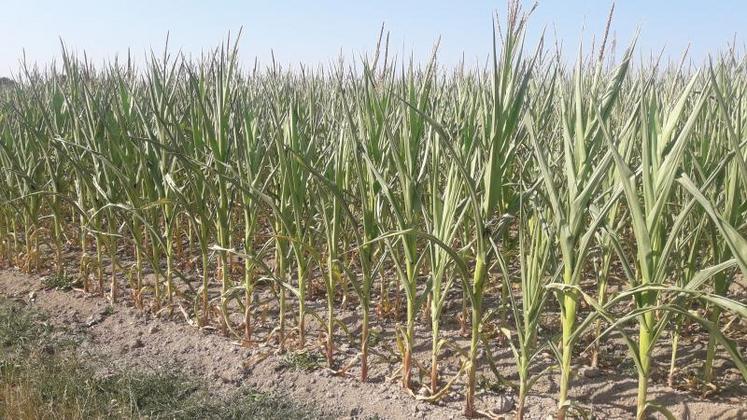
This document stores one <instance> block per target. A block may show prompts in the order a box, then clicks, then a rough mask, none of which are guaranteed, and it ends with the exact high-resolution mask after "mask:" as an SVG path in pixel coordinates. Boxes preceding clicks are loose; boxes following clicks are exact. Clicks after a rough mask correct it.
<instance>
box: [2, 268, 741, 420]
mask: <svg viewBox="0 0 747 420" xmlns="http://www.w3.org/2000/svg"><path fill="white" fill-rule="evenodd" d="M0 294H2V295H5V296H7V297H11V298H14V299H17V300H23V301H25V302H27V303H30V304H31V305H33V306H34V307H36V308H38V309H39V310H41V311H42V312H44V313H46V314H47V315H48V316H49V317H50V322H52V323H55V324H58V325H64V326H66V327H67V329H68V330H69V331H73V332H75V331H79V332H81V333H82V332H85V333H84V334H81V337H84V340H85V341H84V342H83V343H82V345H81V346H80V349H81V350H80V351H81V352H82V354H83V356H84V357H89V358H90V359H91V360H95V359H97V358H104V359H105V360H108V361H111V362H112V364H113V365H114V366H117V367H122V368H136V369H175V368H179V369H182V370H183V371H184V372H186V373H191V374H195V375H199V377H203V378H205V381H207V382H208V384H209V386H210V387H212V388H213V389H214V390H215V391H216V392H229V391H231V390H234V389H236V388H238V387H241V386H252V387H255V388H258V389H259V390H262V391H268V392H273V391H277V392H282V393H284V394H285V395H288V397H289V398H292V399H294V400H296V401H298V402H301V403H305V404H314V405H316V406H318V407H319V408H320V409H321V410H322V411H323V412H324V413H326V414H329V415H331V416H334V417H337V418H361V419H364V418H371V417H376V416H378V417H379V418H387V419H411V418H434V419H450V418H462V416H461V408H462V402H461V384H458V385H456V386H455V388H454V390H453V392H452V393H450V394H449V395H448V396H447V397H446V398H445V399H444V400H442V401H440V402H439V403H438V404H431V403H427V402H423V401H417V400H416V399H415V398H414V396H413V395H411V394H409V393H406V392H405V391H403V390H402V388H401V387H400V385H399V382H398V380H397V379H398V377H397V376H396V369H397V367H398V366H399V365H398V360H397V358H396V357H394V355H393V353H392V348H394V343H393V341H392V338H391V334H386V331H389V332H391V330H390V329H391V328H392V325H390V324H388V323H387V322H385V321H381V320H379V321H377V322H376V323H375V328H379V329H381V330H382V334H381V335H382V337H383V338H382V339H381V340H380V342H379V343H378V344H377V345H376V346H375V348H374V349H373V350H372V353H373V355H372V357H371V360H370V362H371V364H372V366H371V373H370V375H371V381H370V382H369V383H365V384H362V383H360V382H359V381H358V379H357V378H358V371H357V370H356V369H357V367H353V368H351V369H350V370H349V371H348V372H347V374H346V375H344V376H337V375H335V374H334V373H333V372H332V371H331V370H329V369H325V368H321V367H320V368H316V369H314V370H313V371H307V370H298V369H293V368H292V367H290V366H289V365H288V363H287V361H286V360H287V359H286V356H284V355H279V354H275V352H274V349H273V348H271V347H270V346H263V345H261V344H260V345H256V346H251V347H244V346H242V345H241V344H240V343H238V342H235V341H232V340H230V339H228V338H226V337H224V336H221V335H220V334H218V333H217V331H215V330H212V329H202V330H198V329H197V328H196V327H194V326H192V325H189V324H188V323H187V322H186V321H185V317H184V316H183V315H182V314H181V313H179V311H175V312H174V313H173V314H172V315H171V316H166V315H165V314H164V315H163V316H161V317H154V316H152V315H149V314H146V313H142V312H140V311H138V310H136V309H135V308H134V307H133V306H132V305H131V304H130V303H129V302H127V301H126V300H125V301H123V302H122V303H119V304H117V305H116V306H115V307H114V309H113V310H111V309H110V306H109V303H108V302H107V301H106V300H105V299H104V298H102V297H100V296H94V295H88V294H85V293H83V292H82V291H78V290H72V291H59V290H45V289H44V288H43V287H42V283H41V281H40V279H39V278H38V277H30V276H26V275H23V274H21V273H19V272H17V271H13V270H4V271H0ZM318 303H321V301H320V302H317V304H318ZM351 314H352V309H351ZM313 324H314V323H311V322H310V333H309V337H310V338H311V337H316V334H317V333H318V331H315V326H314V325H313ZM456 330H457V327H456V326H455V325H448V323H447V325H446V327H445V334H446V335H447V336H450V339H452V340H453V341H454V342H455V343H456V344H457V345H458V346H462V347H466V344H465V343H466V341H464V340H460V339H458V334H457V331H456ZM352 332H353V334H355V330H352ZM419 335H420V337H419V340H418V344H419V345H418V353H417V354H416V358H417V359H418V360H420V361H422V362H423V363H424V364H426V363H425V362H426V361H427V360H428V351H429V349H430V342H429V341H428V340H427V339H426V337H427V335H426V331H423V330H420V331H419ZM683 340H684V341H685V342H684V343H683V344H682V347H681V348H682V349H687V351H688V353H684V352H683V355H682V359H681V360H682V362H681V369H680V370H681V375H682V376H683V383H684V382H686V376H687V375H688V372H689V371H690V369H695V368H696V367H697V366H698V360H699V358H701V357H702V354H703V352H702V347H703V344H704V343H702V338H699V337H697V336H693V337H685V338H683ZM687 340H691V341H690V342H688V341H687ZM309 341H313V340H311V339H310V340H309ZM342 341H343V340H340V342H342ZM664 342H666V340H664ZM338 345H339V346H340V347H339V349H338V358H339V359H341V360H343V362H342V364H344V363H345V362H344V360H346V359H347V360H353V359H354V357H355V355H356V349H355V348H352V347H350V346H348V345H344V344H338ZM309 348H310V350H309V351H311V352H312V353H313V352H314V351H318V350H314V346H313V343H312V344H310V346H309ZM496 348H500V347H498V345H497V347H496ZM604 350H605V351H604V353H603V355H602V363H601V369H599V370H591V369H587V368H583V367H579V370H578V377H577V378H576V380H575V383H574V386H573V392H572V394H573V398H574V399H576V400H577V401H578V402H579V403H580V404H582V405H583V406H585V407H586V408H587V409H590V410H591V411H592V412H593V415H594V417H596V418H609V419H615V418H619V419H627V418H632V417H633V414H634V410H635V394H636V380H635V376H634V375H633V372H634V371H633V368H632V364H631V363H632V362H630V360H625V352H624V348H621V347H619V346H615V345H610V346H609V347H606V348H605V349H604ZM446 353H447V355H446V356H445V357H444V362H443V363H444V368H445V370H446V373H445V375H449V374H451V375H453V374H454V373H456V371H457V369H458V360H459V358H458V354H456V352H448V351H447V352H446ZM493 358H494V359H495V363H496V367H497V368H498V370H499V371H500V372H501V374H502V375H504V376H505V377H507V378H509V379H511V378H512V376H513V375H515V369H514V368H513V362H512V359H511V358H510V353H509V352H508V351H506V350H496V351H495V354H493ZM542 362H543V363H546V364H549V363H551V359H550V357H549V355H548V356H547V357H545V360H543V361H542ZM658 362H659V363H660V364H661V365H662V368H661V369H660V371H661V372H660V374H659V375H658V377H655V382H656V384H655V385H653V386H652V389H651V391H652V393H651V396H652V398H654V399H655V400H656V401H657V402H658V403H659V404H662V405H664V406H666V407H667V408H668V409H669V410H670V411H672V412H673V413H674V415H675V416H676V417H677V418H681V419H741V418H745V417H747V385H745V384H744V383H743V381H742V379H741V377H740V376H739V375H738V372H737V371H736V369H734V368H732V367H730V364H729V363H728V362H726V361H724V360H719V362H718V363H717V365H718V366H719V383H720V389H719V391H718V392H717V393H715V394H713V395H710V396H709V398H708V399H705V398H702V395H700V392H696V391H694V390H687V389H685V390H672V389H670V388H668V387H666V386H664V385H662V384H663V383H664V382H666V380H665V378H662V375H664V374H665V372H666V366H664V365H665V364H666V363H667V362H668V357H667V355H666V354H665V353H662V354H661V355H660V357H659V358H658ZM322 364H323V362H322ZM485 364H486V363H483V365H485ZM690 364H692V366H690ZM540 369H541V366H540ZM483 375H484V377H486V378H492V377H493V374H492V373H490V372H489V371H487V370H486V371H485V372H483ZM417 377H418V376H417V375H415V378H417ZM423 379H425V378H423ZM416 389H417V388H416ZM556 393H557V384H556V381H555V376H554V374H552V373H549V374H545V375H543V377H542V378H541V379H540V380H539V381H538V382H537V384H536V385H535V387H534V391H533V393H532V394H531V395H530V396H529V399H528V401H527V406H528V407H527V408H528V409H527V418H530V419H545V418H547V417H548V416H549V415H551V414H552V413H554V411H555V407H556V402H555V399H554V397H555V394H556ZM514 399H515V395H514V394H513V391H512V390H510V389H509V388H503V389H502V390H500V389H497V390H495V391H489V390H487V389H485V388H483V389H482V390H481V391H480V393H479V394H478V403H479V405H478V408H479V409H481V410H483V411H486V412H487V411H492V412H493V414H494V416H495V417H496V418H501V417H505V418H511V417H512V416H513V413H512V410H513V408H514V407H513V406H514V404H513V402H514Z"/></svg>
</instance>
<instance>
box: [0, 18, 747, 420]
mask: <svg viewBox="0 0 747 420" xmlns="http://www.w3.org/2000/svg"><path fill="white" fill-rule="evenodd" d="M529 15H530V13H528V12H526V11H523V10H521V9H520V8H519V7H518V6H516V5H513V6H511V7H510V8H509V12H508V13H507V14H506V15H505V16H502V17H500V18H496V19H495V22H496V24H495V31H494V34H495V35H494V42H493V46H494V48H493V51H492V53H491V54H490V60H488V61H487V64H486V65H485V66H484V67H482V68H470V67H469V66H461V67H458V68H456V69H453V70H448V69H446V68H444V67H442V66H440V65H439V64H438V60H437V49H435V48H434V52H433V55H432V59H431V60H430V61H429V62H428V63H427V64H425V65H417V64H415V63H413V62H412V61H408V60H407V59H402V58H399V57H396V56H395V55H394V54H391V53H390V52H389V48H388V47H389V45H388V39H387V36H386V35H383V36H382V37H380V42H379V45H378V46H377V49H376V50H375V51H374V53H373V54H370V55H369V56H365V57H361V58H360V59H359V60H357V61H356V62H354V63H345V62H343V61H340V62H335V63H332V64H331V65H329V66H328V67H323V68H322V67H320V68H303V67H301V68H300V69H298V70H295V71H292V70H287V69H284V68H282V67H281V66H279V65H276V64H274V63H272V64H271V65H269V66H267V67H265V68H260V67H259V66H255V67H254V68H243V67H242V66H241V65H240V64H239V56H238V47H237V42H236V40H235V39H229V40H227V41H226V43H225V44H224V45H222V46H220V47H218V48H216V49H215V50H213V51H211V52H209V53H205V54H203V55H202V56H201V57H200V58H197V59H189V58H186V57H184V56H183V55H181V54H173V53H170V52H169V51H168V49H167V50H166V52H164V53H163V54H157V53H153V54H152V55H151V56H150V57H149V58H148V59H147V60H146V62H145V63H144V64H143V65H142V66H136V65H135V64H133V63H132V62H131V61H130V60H129V59H125V60H118V61H113V62H110V63H108V64H104V65H100V66H94V65H93V64H92V63H91V62H90V61H88V60H87V59H86V58H85V56H83V57H81V56H78V55H76V54H73V53H70V52H69V51H68V50H66V49H65V47H64V46H63V51H62V61H61V62H59V63H56V65H50V66H48V67H45V68H39V67H37V66H34V65H30V64H25V63H24V64H22V66H21V68H20V70H19V72H18V74H17V75H16V77H15V82H14V83H7V84H5V85H4V86H2V87H0V240H1V241H0V266H5V267H11V266H15V267H18V268H19V269H20V270H22V271H24V272H27V273H51V274H50V275H54V276H60V277H71V278H74V279H76V282H77V284H79V287H80V288H82V289H84V290H85V291H86V292H89V293H92V294H101V295H105V296H107V298H108V299H109V300H110V301H111V303H112V304H125V303H127V304H133V305H135V306H136V307H137V308H139V309H140V310H143V311H149V312H152V313H154V314H157V315H158V316H163V317H179V318H183V319H186V320H187V321H188V322H190V323H191V324H193V325H194V326H195V327H198V328H207V327H212V328H215V329H217V330H218V331H219V332H220V333H222V334H225V335H227V336H230V337H233V338H236V339H239V340H242V342H243V343H245V345H247V346H251V345H255V344H257V343H260V342H262V343H270V344H271V345H272V346H273V347H275V348H277V349H278V350H279V351H293V350H297V349H302V348H318V349H321V350H320V351H321V353H322V354H324V355H325V356H326V363H327V364H328V365H329V367H330V368H333V369H335V370H338V371H340V372H343V371H344V370H346V369H349V368H351V367H352V366H357V368H358V369H359V372H360V380H361V381H364V382H365V381H367V380H368V379H369V378H368V370H369V363H374V361H372V360H369V359H370V357H369V356H370V349H369V344H370V342H371V328H372V327H373V326H374V325H384V321H385V320H391V321H392V322H391V323H389V324H386V325H390V327H389V328H390V329H391V331H392V333H393V335H394V337H395V339H393V343H396V344H393V346H394V348H395V350H394V351H395V352H396V354H397V355H398V357H399V359H400V368H399V370H398V371H397V372H396V376H397V378H399V379H398V380H399V381H400V382H401V385H402V387H403V388H404V389H405V390H413V391H416V392H417V389H415V385H414V383H416V382H420V383H422V384H423V386H424V387H425V388H427V393H425V394H424V395H422V394H421V393H418V395H416V396H415V397H416V398H418V399H421V400H427V401H431V402H435V401H437V400H439V399H441V398H442V397H443V396H444V395H445V394H446V393H447V392H449V390H450V389H456V388H457V387H458V388H459V389H460V390H462V397H463V398H464V414H465V415H466V416H470V417H472V416H476V415H478V414H479V413H478V410H477V409H476V407H475V398H476V397H475V394H476V390H477V389H478V372H480V369H483V368H486V363H487V362H486V361H485V358H484V357H480V353H481V352H482V351H484V352H487V353H488V354H490V352H491V350H495V349H497V348H503V349H509V348H510V350H511V353H512V355H513V360H514V362H515V366H516V371H517V372H518V376H517V377H516V378H515V380H511V381H509V382H511V386H512V387H515V389H516V390H517V392H518V396H519V397H518V402H517V410H516V411H517V412H516V416H517V418H522V417H523V415H524V401H525V399H526V396H527V394H528V393H530V392H531V387H532V385H533V384H534V383H535V380H536V378H537V376H538V375H540V374H550V375H553V376H556V377H557V383H558V384H559V392H558V395H557V401H558V406H557V417H558V418H559V419H563V418H566V417H567V416H568V417H570V416H573V415H575V413H576V411H577V410H579V409H580V408H578V407H577V404H576V402H574V401H572V400H571V399H570V397H569V390H570V389H571V387H572V386H573V378H574V372H573V371H574V366H576V365H578V364H584V365H592V366H595V365H596V364H597V363H598V362H599V360H600V359H603V358H604V357H605V354H604V353H603V352H600V346H603V345H605V343H608V342H616V343H619V345H620V346H622V347H624V348H625V349H626V350H627V352H628V357H629V358H631V359H632V360H633V362H634V365H635V371H636V372H637V380H638V393H637V418H639V419H644V418H646V417H647V416H649V415H653V414H655V413H657V412H658V413H660V414H663V415H665V416H667V415H671V414H668V411H667V409H666V408H665V407H662V406H661V405H659V404H656V403H654V402H653V401H652V400H650V399H649V394H650V393H649V390H648V387H649V385H650V384H651V383H652V381H654V380H660V379H654V375H653V374H654V371H655V370H659V371H661V372H660V373H662V374H663V375H659V376H658V377H657V378H660V377H662V376H663V377H664V378H665V379H664V381H666V378H668V379H669V381H670V383H669V385H670V386H671V385H672V382H674V381H677V376H676V373H677V367H678V350H681V349H680V348H679V347H680V345H679V337H680V334H681V333H682V331H683V329H685V328H689V329H693V328H695V329H697V330H699V331H701V332H702V333H703V334H706V335H707V337H708V339H707V349H706V352H707V354H706V357H705V360H704V361H703V362H702V367H701V371H700V375H701V379H702V380H703V381H704V382H705V383H711V382H713V381H716V380H717V376H718V369H717V368H716V366H715V364H714V360H715V359H716V358H717V357H725V358H728V359H729V364H730V365H731V366H733V367H736V368H737V369H738V370H739V371H740V372H741V373H742V376H743V377H744V378H745V380H747V366H746V365H745V361H744V359H745V356H746V353H745V346H747V341H745V334H744V331H741V332H740V325H744V320H745V319H746V318H747V304H745V302H744V301H743V300H742V301H740V300H739V297H738V296H737V295H735V287H733V286H735V285H736V284H737V283H739V282H740V281H741V279H742V276H743V273H747V239H745V236H744V235H745V233H747V230H746V229H745V224H746V222H747V58H745V56H744V55H743V54H740V53H739V52H738V51H737V50H736V49H734V48H732V49H728V50H725V51H724V52H722V53H720V54H718V55H715V56H714V57H713V58H712V59H710V60H708V61H706V62H705V63H704V64H702V65H699V66H695V65H692V64H688V63H689V60H686V59H683V60H682V61H681V62H665V61H664V60H661V59H657V58H655V57H654V58H651V59H640V58H638V54H637V50H636V40H635V39H634V40H631V41H630V43H629V45H628V46H627V49H625V50H624V51H620V52H619V53H616V52H615V51H614V49H615V47H614V46H611V45H612V44H613V43H612V42H607V39H606V38H607V36H606V34H605V36H604V38H603V39H602V42H601V43H599V44H598V45H591V46H590V47H587V48H584V47H581V48H580V49H579V53H578V56H577V57H578V58H577V59H576V61H575V63H570V64H566V63H565V61H564V60H563V58H562V57H563V54H562V53H561V51H558V50H557V49H556V48H555V47H554V46H553V47H548V44H549V43H545V42H542V41H541V42H540V43H539V45H536V46H529V45H526V43H525V31H526V25H527V19H528V18H529ZM743 298H744V295H742V299H743ZM268 308H269V309H268ZM268 311H269V315H268V314H267V313H268ZM343 313H345V314H348V313H353V314H354V317H352V318H351V317H349V316H347V317H343V316H342V314H343ZM351 319H352V320H351ZM455 319H456V320H458V325H457V327H454V326H453V325H452V324H453V323H450V322H449V321H452V320H455ZM546 319H550V324H552V325H554V326H555V328H545V327H543V325H544V324H543V323H546ZM442 324H443V325H442ZM447 324H448V325H447ZM268 325H269V326H268ZM447 327H448V328H449V329H454V328H458V329H459V330H460V333H461V334H463V336H464V337H466V339H467V341H466V342H467V345H465V346H462V348H460V349H459V351H460V354H461V356H460V357H461V366H460V369H459V371H458V373H456V375H454V376H452V375H448V376H447V375H444V374H443V373H442V370H441V369H440V367H439V362H440V357H442V354H443V352H444V350H445V348H446V347H449V346H453V343H450V341H451V340H450V339H448V338H447V336H446V335H445V334H444V328H447ZM417 330H423V331H425V332H426V333H427V337H428V338H427V340H426V341H425V342H423V339H422V338H419V337H422V336H418V335H417V334H416V331H417ZM343 343H345V344H346V345H350V346H354V347H355V348H356V349H357V350H358V356H357V357H355V359H353V360H347V359H344V358H342V357H340V356H339V354H338V352H336V348H338V346H340V345H341V344H343ZM418 345H425V346H428V348H429V349H431V350H430V351H429V353H430V355H429V356H428V357H427V358H423V357H419V356H418V355H417V354H415V353H416V352H415V351H414V349H415V347H416V346H418ZM655 350H656V351H664V352H666V353H667V354H671V364H670V365H669V366H667V367H664V366H657V365H656V364H654V363H653V362H652V355H653V353H654V351H655ZM543 352H549V353H550V354H552V355H553V356H554V359H555V363H554V364H553V365H552V366H550V367H549V369H548V370H545V371H543V372H541V373H540V372H538V371H537V370H536V369H534V367H535V366H536V362H537V359H538V356H539V355H540V354H541V353H543ZM414 394H415V393H414V392H413V395H414Z"/></svg>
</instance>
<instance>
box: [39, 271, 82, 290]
mask: <svg viewBox="0 0 747 420" xmlns="http://www.w3.org/2000/svg"><path fill="white" fill-rule="evenodd" d="M77 283H78V280H76V279H75V278H73V277H72V276H68V275H66V274H52V275H49V276H47V277H44V278H43V279H42V285H43V286H44V287H45V288H46V289H58V290H70V289H72V288H73V287H75V286H76V285H77Z"/></svg>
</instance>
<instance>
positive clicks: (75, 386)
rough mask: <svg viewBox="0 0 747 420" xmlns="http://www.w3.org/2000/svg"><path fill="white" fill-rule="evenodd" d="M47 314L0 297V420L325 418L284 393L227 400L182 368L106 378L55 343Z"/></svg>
mask: <svg viewBox="0 0 747 420" xmlns="http://www.w3.org/2000/svg"><path fill="white" fill-rule="evenodd" d="M51 332H52V329H51V327H49V326H48V325H47V324H45V323H43V322H42V317H41V315H39V314H38V313H36V312H33V311H30V310H28V309H26V308H23V307H21V306H20V305H18V304H16V303H14V302H11V301H8V300H0V342H2V345H3V351H2V355H0V418H8V419H20V420H24V419H58V418H64V419H105V418H117V419H139V418H149V419H195V418H199V419H247V418H262V419H286V418H297V419H312V418H320V417H321V416H320V414H319V413H316V412H315V411H314V410H312V409H309V408H304V407H302V406H299V405H297V404H295V403H294V402H292V401H289V400H288V399H287V398H284V397H283V396H280V395H268V394H262V393H257V392H255V391H254V390H245V391H243V392H238V393H236V394H233V395H230V396H227V397H221V396H216V395H212V394H211V393H210V392H209V391H208V390H207V388H206V387H205V386H204V385H203V384H201V383H200V382H199V381H197V380H196V379H195V378H191V377H189V376H187V375H184V374H182V373H180V372H179V371H178V370H177V369H171V368H167V369H162V370H160V371H155V372H141V371H117V372H115V373H113V374H110V375H106V376H102V375H100V374H97V373H96V372H95V370H94V369H93V368H92V367H91V366H87V365H85V364H83V363H82V362H81V361H80V360H79V359H78V358H77V357H76V355H75V352H74V351H66V350H71V349H72V347H73V346H74V345H75V341H74V340H64V341H62V340H61V339H60V340H55V339H53V338H52V334H51Z"/></svg>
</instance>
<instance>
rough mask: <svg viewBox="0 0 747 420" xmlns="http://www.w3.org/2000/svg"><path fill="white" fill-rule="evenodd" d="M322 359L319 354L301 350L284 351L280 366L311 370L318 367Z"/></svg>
mask: <svg viewBox="0 0 747 420" xmlns="http://www.w3.org/2000/svg"><path fill="white" fill-rule="evenodd" d="M323 361H324V359H323V357H322V356H321V355H320V354H318V353H310V352H308V351H306V350H302V351H298V352H288V353H286V354H285V356H283V359H282V360H281V361H280V366H281V367H283V368H286V369H293V370H305V371H311V370H315V369H318V368H319V367H320V366H321V364H322V362H323Z"/></svg>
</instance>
